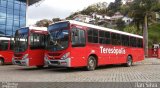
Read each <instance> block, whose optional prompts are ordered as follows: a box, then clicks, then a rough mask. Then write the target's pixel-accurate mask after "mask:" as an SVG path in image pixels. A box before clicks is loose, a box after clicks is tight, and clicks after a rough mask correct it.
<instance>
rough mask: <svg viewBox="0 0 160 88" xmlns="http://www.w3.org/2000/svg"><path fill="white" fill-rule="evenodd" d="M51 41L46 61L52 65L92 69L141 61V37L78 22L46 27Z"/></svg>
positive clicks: (128, 64)
mask: <svg viewBox="0 0 160 88" xmlns="http://www.w3.org/2000/svg"><path fill="white" fill-rule="evenodd" d="M48 31H49V33H50V37H49V38H50V39H49V40H50V41H49V42H48V46H47V47H48V51H46V53H45V57H44V59H45V62H46V63H47V64H48V65H52V66H62V67H69V68H70V67H84V66H85V67H86V68H87V70H94V69H95V68H96V67H97V66H101V65H107V64H125V65H126V66H131V65H132V63H133V62H137V61H141V60H144V49H143V37H142V36H139V35H135V34H130V33H126V32H121V31H117V30H113V29H109V28H104V27H99V26H95V25H92V24H86V23H82V22H77V21H72V20H69V21H64V22H58V23H55V24H52V25H50V26H49V27H48Z"/></svg>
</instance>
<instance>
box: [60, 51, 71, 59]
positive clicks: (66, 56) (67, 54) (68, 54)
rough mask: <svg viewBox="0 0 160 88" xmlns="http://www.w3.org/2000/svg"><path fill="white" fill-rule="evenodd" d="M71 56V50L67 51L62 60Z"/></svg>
mask: <svg viewBox="0 0 160 88" xmlns="http://www.w3.org/2000/svg"><path fill="white" fill-rule="evenodd" d="M69 56H70V52H67V53H66V54H64V55H63V56H62V58H61V59H62V60H64V59H67V58H68V57H69Z"/></svg>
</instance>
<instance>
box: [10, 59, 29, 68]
mask: <svg viewBox="0 0 160 88" xmlns="http://www.w3.org/2000/svg"><path fill="white" fill-rule="evenodd" d="M13 64H15V65H19V66H29V59H25V60H13Z"/></svg>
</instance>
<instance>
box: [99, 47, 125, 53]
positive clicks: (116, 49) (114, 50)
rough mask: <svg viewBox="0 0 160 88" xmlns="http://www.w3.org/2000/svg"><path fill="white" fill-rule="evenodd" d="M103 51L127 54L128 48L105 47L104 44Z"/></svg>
mask: <svg viewBox="0 0 160 88" xmlns="http://www.w3.org/2000/svg"><path fill="white" fill-rule="evenodd" d="M100 49H101V53H104V54H105V53H107V54H116V55H118V54H126V50H125V49H124V48H120V49H118V48H115V47H114V48H104V47H103V46H100Z"/></svg>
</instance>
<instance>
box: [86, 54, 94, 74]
mask: <svg viewBox="0 0 160 88" xmlns="http://www.w3.org/2000/svg"><path fill="white" fill-rule="evenodd" d="M95 68H96V59H95V57H93V56H90V57H89V59H88V63H87V70H88V71H93V70H95Z"/></svg>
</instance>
